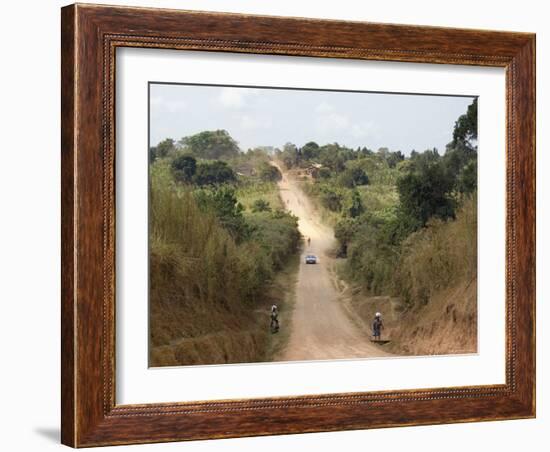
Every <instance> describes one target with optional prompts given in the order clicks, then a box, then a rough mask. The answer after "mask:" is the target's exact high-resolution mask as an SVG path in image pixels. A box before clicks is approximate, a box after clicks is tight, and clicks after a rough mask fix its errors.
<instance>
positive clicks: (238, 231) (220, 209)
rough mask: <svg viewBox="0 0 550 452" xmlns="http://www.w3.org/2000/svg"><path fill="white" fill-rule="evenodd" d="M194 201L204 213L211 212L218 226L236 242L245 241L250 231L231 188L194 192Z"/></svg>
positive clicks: (215, 188)
mask: <svg viewBox="0 0 550 452" xmlns="http://www.w3.org/2000/svg"><path fill="white" fill-rule="evenodd" d="M194 194H195V199H196V201H197V204H198V205H199V207H200V208H201V209H202V210H204V211H209V212H212V213H213V214H214V215H216V217H217V218H218V220H219V221H220V224H221V225H222V226H223V228H224V229H226V230H227V231H228V232H229V233H230V234H231V236H232V237H233V238H234V239H235V240H236V241H238V242H240V241H243V240H245V239H246V238H247V237H248V236H249V234H250V232H251V229H250V227H249V226H248V224H247V223H246V221H245V218H244V215H243V210H244V207H243V205H242V204H241V203H239V202H238V200H237V196H236V195H235V189H234V188H233V187H231V186H227V185H223V186H221V187H213V188H205V189H200V190H196V191H195V193H194Z"/></svg>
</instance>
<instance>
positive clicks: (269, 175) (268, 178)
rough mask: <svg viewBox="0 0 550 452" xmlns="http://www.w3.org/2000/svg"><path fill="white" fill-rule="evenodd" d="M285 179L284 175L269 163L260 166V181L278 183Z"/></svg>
mask: <svg viewBox="0 0 550 452" xmlns="http://www.w3.org/2000/svg"><path fill="white" fill-rule="evenodd" d="M282 178H283V175H282V174H281V172H280V171H279V168H277V167H276V166H273V165H270V164H269V163H263V164H262V165H261V166H260V179H261V180H262V181H264V182H277V181H279V180H281V179H282Z"/></svg>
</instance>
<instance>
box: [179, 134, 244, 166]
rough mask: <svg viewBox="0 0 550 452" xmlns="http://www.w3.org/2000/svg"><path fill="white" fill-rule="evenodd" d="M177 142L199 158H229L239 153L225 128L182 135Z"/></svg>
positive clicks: (237, 147) (235, 143)
mask: <svg viewBox="0 0 550 452" xmlns="http://www.w3.org/2000/svg"><path fill="white" fill-rule="evenodd" d="M179 143H180V145H181V146H183V147H184V148H185V149H186V150H187V151H188V152H190V153H191V154H193V155H194V156H195V157H197V158H201V159H220V158H230V157H235V156H236V155H238V154H239V146H238V145H237V142H236V141H235V140H234V139H233V138H232V137H231V135H229V133H228V132H227V131H226V130H213V131H210V130H207V131H204V132H200V133H197V134H195V135H191V136H189V137H184V138H182V139H181V140H180V142H179Z"/></svg>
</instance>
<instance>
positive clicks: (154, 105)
mask: <svg viewBox="0 0 550 452" xmlns="http://www.w3.org/2000/svg"><path fill="white" fill-rule="evenodd" d="M150 106H151V112H152V113H153V114H154V115H155V114H158V113H179V112H182V111H185V110H187V103H186V102H184V101H183V100H181V99H166V98H164V97H162V96H151V99H150Z"/></svg>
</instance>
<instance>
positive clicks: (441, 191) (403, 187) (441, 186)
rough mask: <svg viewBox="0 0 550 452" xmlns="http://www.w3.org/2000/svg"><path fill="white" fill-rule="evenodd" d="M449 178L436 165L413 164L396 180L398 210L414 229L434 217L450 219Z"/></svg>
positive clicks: (450, 182) (453, 207)
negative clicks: (413, 225)
mask: <svg viewBox="0 0 550 452" xmlns="http://www.w3.org/2000/svg"><path fill="white" fill-rule="evenodd" d="M453 182H454V181H453V179H452V178H451V177H449V175H448V173H447V172H445V170H444V167H443V165H441V164H440V163H439V162H426V163H425V164H424V163H423V164H421V165H417V166H416V171H414V172H409V173H407V174H405V175H404V176H403V177H401V178H400V179H399V180H398V181H397V190H398V192H399V200H400V204H401V209H402V210H403V212H404V213H405V215H407V216H408V217H410V218H411V219H412V220H413V222H414V223H416V225H417V227H422V226H425V225H426V223H427V221H428V220H429V219H430V218H431V217H433V216H435V217H438V218H441V219H447V218H453V217H454V209H455V202H454V200H453V198H452V197H451V189H452V187H453Z"/></svg>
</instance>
